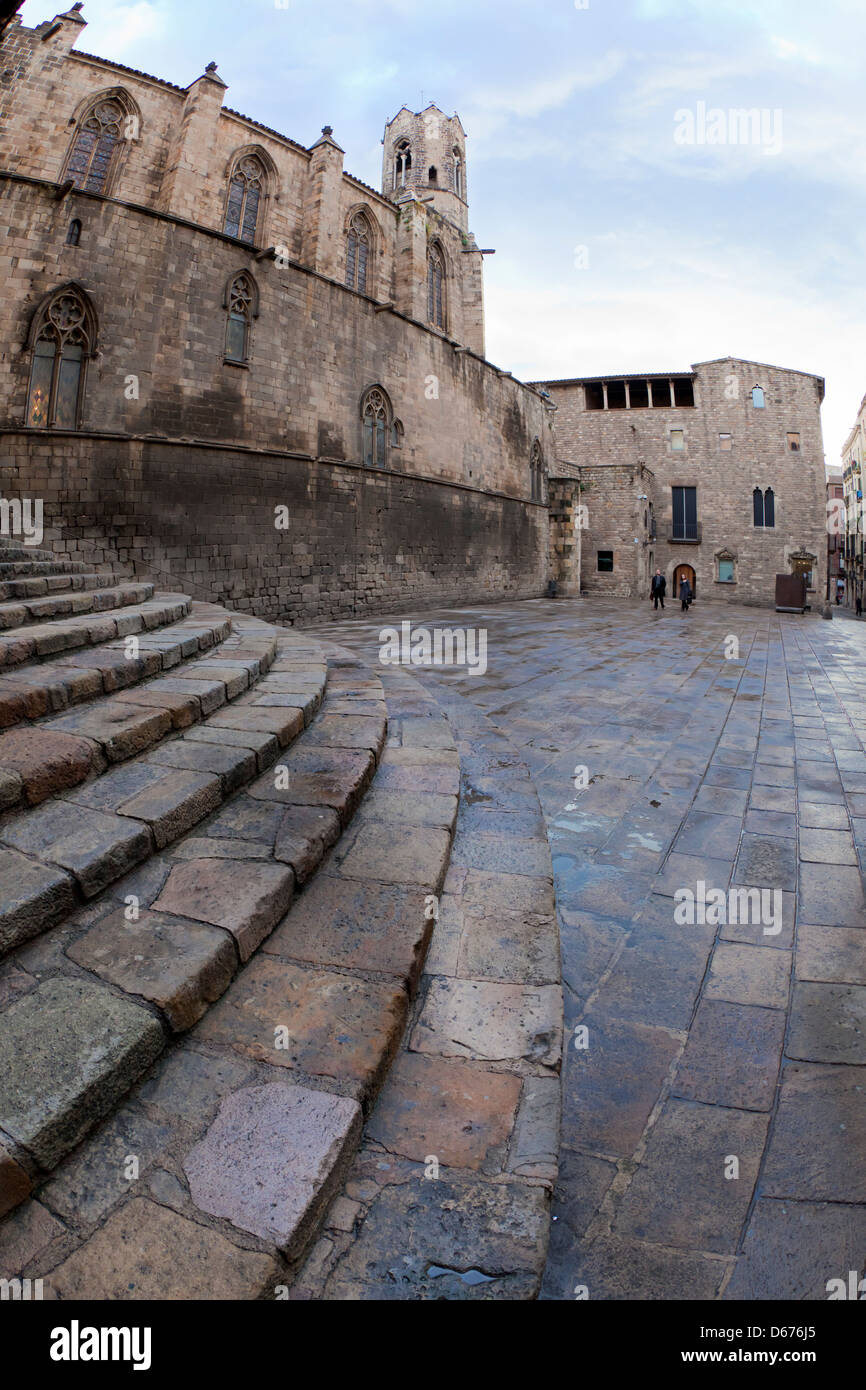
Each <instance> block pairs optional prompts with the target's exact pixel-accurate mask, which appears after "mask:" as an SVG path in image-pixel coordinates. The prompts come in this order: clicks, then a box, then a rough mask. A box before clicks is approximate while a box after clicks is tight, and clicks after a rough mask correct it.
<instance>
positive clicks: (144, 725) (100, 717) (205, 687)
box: [0, 660, 297, 810]
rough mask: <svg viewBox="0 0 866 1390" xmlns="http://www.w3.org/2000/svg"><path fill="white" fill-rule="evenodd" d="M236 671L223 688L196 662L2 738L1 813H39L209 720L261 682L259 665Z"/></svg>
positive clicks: (208, 669) (222, 683)
mask: <svg viewBox="0 0 866 1390" xmlns="http://www.w3.org/2000/svg"><path fill="white" fill-rule="evenodd" d="M236 665H237V666H238V667H239V668H240V669H239V670H232V671H231V672H230V677H229V680H228V681H221V680H215V679H213V678H212V674H211V673H212V671H213V669H214V668H213V667H212V665H211V664H210V663H208V662H207V661H190V662H187V663H185V664H183V665H181V666H179V667H177V668H175V669H176V670H177V671H178V672H179V673H181V674H177V675H175V674H171V675H167V676H159V677H156V678H155V679H151V680H148V681H146V682H142V683H140V684H139V685H137V686H135V687H134V688H132V689H129V690H124V691H121V692H120V693H119V694H116V695H113V696H111V697H103V698H101V699H98V700H94V701H91V702H89V703H87V704H84V705H81V706H79V707H77V708H75V709H74V710H72V711H71V712H70V713H67V714H63V715H58V716H54V717H52V718H48V719H44V720H42V721H41V722H40V723H38V724H36V725H35V726H34V725H27V726H25V727H21V726H19V727H18V728H14V729H10V730H7V731H6V732H5V733H0V810H2V809H8V808H9V807H11V806H13V805H15V804H16V803H17V802H19V801H23V802H26V803H28V804H29V805H31V806H35V805H37V804H38V803H39V802H41V801H44V800H45V799H46V797H49V796H52V795H55V794H57V793H60V792H62V791H64V790H66V789H68V788H70V787H75V786H77V785H78V784H79V783H81V782H84V781H86V780H87V779H88V778H90V777H91V776H93V775H96V774H98V773H100V772H103V771H104V770H105V768H106V767H107V766H108V765H109V764H111V763H118V762H125V761H126V760H127V759H129V758H132V757H135V756H136V755H137V754H139V753H142V752H144V751H145V750H146V749H147V748H149V747H151V746H152V745H153V744H155V743H158V742H159V740H161V739H162V738H164V737H165V736H166V735H167V734H168V733H169V732H170V731H171V730H176V729H186V728H189V727H190V726H192V725H193V724H197V723H198V722H199V721H201V720H202V719H207V717H208V716H209V715H210V714H212V713H213V712H214V711H215V710H217V709H219V708H220V706H222V705H224V704H225V703H226V701H227V700H231V699H233V698H234V697H235V696H236V694H238V693H239V692H240V691H241V690H246V688H247V685H248V683H252V682H254V681H255V680H256V679H257V676H258V667H259V663H258V662H255V661H252V660H250V661H248V662H247V663H246V664H241V663H236ZM295 722H297V720H295ZM175 756H177V755H175ZM199 757H200V758H201V754H200V755H199ZM223 761H224V762H225V761H226V759H224V760H223ZM176 765H183V764H176ZM187 765H188V764H187ZM254 770H255V769H254V766H253V768H252V769H251V773H250V775H252V773H253V771H254ZM16 779H17V784H18V785H17V787H16Z"/></svg>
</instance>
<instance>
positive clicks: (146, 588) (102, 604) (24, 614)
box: [0, 584, 154, 632]
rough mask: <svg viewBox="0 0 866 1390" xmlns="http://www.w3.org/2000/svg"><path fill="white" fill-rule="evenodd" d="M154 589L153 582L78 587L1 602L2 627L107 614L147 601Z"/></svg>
mask: <svg viewBox="0 0 866 1390" xmlns="http://www.w3.org/2000/svg"><path fill="white" fill-rule="evenodd" d="M153 592H154V586H153V584H119V585H115V586H114V587H113V588H107V589H78V590H74V591H69V592H61V593H55V594H50V595H46V596H45V597H44V598H34V599H26V600H25V599H18V600H13V601H10V602H6V603H0V630H2V631H6V632H8V631H9V630H10V629H17V628H20V627H24V626H25V625H29V624H31V623H44V622H48V621H50V620H51V619H54V618H63V617H76V616H77V615H78V614H79V613H107V612H108V611H109V610H111V609H115V608H127V607H130V606H131V605H132V604H136V603H146V602H147V601H148V599H151V598H152V597H153Z"/></svg>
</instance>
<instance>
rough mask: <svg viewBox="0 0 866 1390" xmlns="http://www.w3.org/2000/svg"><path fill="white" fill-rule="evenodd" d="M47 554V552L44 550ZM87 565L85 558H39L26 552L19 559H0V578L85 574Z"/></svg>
mask: <svg viewBox="0 0 866 1390" xmlns="http://www.w3.org/2000/svg"><path fill="white" fill-rule="evenodd" d="M44 553H46V554H47V552H44ZM86 570H87V565H86V564H85V562H84V561H83V560H55V559H53V558H52V559H50V560H37V559H34V557H33V555H32V554H25V555H24V556H23V557H22V558H20V559H17V560H0V579H24V578H27V577H28V576H39V577H45V576H48V575H53V574H84V573H85V572H86Z"/></svg>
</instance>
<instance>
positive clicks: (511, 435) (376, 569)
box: [0, 178, 554, 622]
mask: <svg viewBox="0 0 866 1390" xmlns="http://www.w3.org/2000/svg"><path fill="white" fill-rule="evenodd" d="M71 196H72V197H74V200H75V212H76V215H77V216H79V217H80V219H81V221H82V235H81V242H80V244H79V245H78V246H77V247H72V246H67V245H66V244H65V231H66V226H67V223H68V218H69V214H70V208H69V206H68V203H69V201H70V200H69V199H65V200H62V201H58V200H57V199H56V197H55V196H54V190H53V188H52V187H51V186H50V185H47V184H43V183H38V182H33V181H30V180H26V179H23V180H22V179H20V178H6V179H2V180H0V207H2V209H3V211H4V212H5V213H6V214H8V222H9V225H10V228H11V235H10V236H9V237H8V238H7V241H6V244H5V247H4V254H3V258H2V260H3V267H2V268H3V271H4V281H3V291H2V298H0V342H2V343H3V344H4V345H5V346H4V350H3V351H2V354H0V429H2V431H3V433H2V436H0V467H2V470H3V474H2V476H3V480H4V481H3V491H4V494H5V495H9V496H14V495H21V496H31V497H39V498H42V499H43V501H44V505H45V508H46V517H47V520H48V524H49V526H50V528H51V530H52V531H53V532H55V533H56V538H57V540H58V541H59V543H60V545H61V547H62V548H71V549H73V550H74V551H75V553H78V554H81V555H82V556H84V557H85V558H93V557H97V558H98V552H100V551H101V550H105V551H106V552H111V555H109V554H108V553H106V554H105V556H104V558H105V559H106V560H107V559H109V558H112V557H113V558H116V559H118V560H119V561H120V562H121V563H123V564H126V565H128V566H129V567H130V568H131V569H132V570H134V571H135V572H138V573H154V574H155V575H156V576H157V577H159V578H160V579H161V580H162V581H163V582H166V583H167V582H171V583H173V584H175V585H177V586H180V587H182V588H186V589H190V590H192V591H194V592H195V593H197V594H199V595H200V596H212V597H214V598H218V599H220V600H224V601H226V602H231V603H234V604H235V605H236V606H238V607H240V608H245V609H249V610H250V611H254V612H256V613H257V614H260V615H261V616H268V617H283V618H286V619H287V620H289V621H293V622H300V621H305V620H307V621H312V620H313V619H320V618H323V617H329V616H345V615H348V614H352V613H356V612H374V611H377V610H379V611H382V610H383V609H384V608H388V607H391V608H393V607H395V606H398V605H404V604H406V603H408V604H410V605H411V604H415V605H418V604H423V603H425V602H427V603H434V602H443V601H452V600H460V601H466V599H467V598H473V599H474V598H477V599H478V600H484V601H489V600H491V599H493V600H495V599H497V598H506V597H509V598H513V597H518V596H527V595H531V594H540V593H543V592H544V589H545V586H546V582H547V569H546V566H547V556H546V548H547V513H546V508H545V507H543V506H540V505H539V504H538V503H533V502H532V501H531V499H530V490H531V479H530V467H529V459H530V453H531V450H532V445H533V441H534V440H535V439H536V438H539V439H540V440H541V442H542V447H543V450H544V453H545V457H546V458H547V459H550V458H552V457H553V454H554V446H553V434H552V428H551V424H550V412H549V411H548V410H547V408H546V407H545V405H544V403H543V401H542V400H541V398H540V397H539V395H538V394H537V393H536V392H535V391H533V390H531V389H529V388H527V387H525V386H522V385H521V384H520V383H518V382H516V381H515V380H514V379H513V378H511V377H510V376H508V375H503V374H501V373H500V372H498V371H497V370H496V368H494V367H492V366H491V365H490V364H489V363H486V362H484V361H483V360H481V359H479V358H478V357H476V356H474V355H473V354H471V353H468V352H457V351H456V350H455V348H454V345H453V344H452V343H451V342H449V341H448V340H447V339H445V338H443V336H442V335H441V334H437V333H434V332H432V331H429V330H427V329H425V328H424V327H422V326H420V325H419V324H416V323H413V322H411V321H410V320H408V319H407V318H405V317H403V316H401V315H400V314H398V313H396V312H392V311H390V310H384V311H383V310H377V307H376V306H375V305H374V304H373V303H372V302H371V301H370V300H369V299H367V298H365V297H364V296H361V295H358V294H355V293H353V292H351V291H349V290H348V289H346V288H345V287H343V286H341V285H339V284H336V283H334V282H333V281H331V280H329V279H328V278H327V277H324V276H322V275H319V274H318V273H316V272H314V271H312V270H308V269H305V268H304V267H300V266H295V265H289V266H286V267H280V266H279V265H278V264H276V263H275V262H273V261H260V262H257V261H256V260H255V256H254V252H252V251H251V250H249V249H241V248H239V247H238V245H237V244H236V243H235V242H233V241H232V240H231V239H229V238H226V237H223V236H222V235H221V234H219V233H215V232H209V231H207V230H205V229H202V228H197V227H195V226H191V225H189V224H186V223H183V222H180V221H179V220H178V219H173V218H168V217H166V216H165V215H163V214H158V213H148V212H147V211H145V210H143V209H141V208H133V207H130V206H127V205H125V204H123V203H119V202H115V201H113V200H106V199H103V198H96V197H94V196H92V195H86V194H83V193H76V194H74V195H71ZM240 269H247V270H249V271H250V272H251V273H252V274H253V276H254V277H255V280H256V283H257V286H258V312H257V317H256V318H255V320H254V322H253V325H252V336H251V346H250V353H249V360H248V363H247V364H246V365H245V366H239V365H236V364H233V363H229V362H227V361H225V360H224V356H223V348H224V341H225V315H226V309H225V287H226V284H227V283H228V281H229V279H230V278H231V276H232V275H233V274H235V273H236V272H237V271H238V270H240ZM69 281H74V282H76V283H79V284H81V285H82V287H83V288H84V290H85V291H86V293H87V295H88V298H89V299H90V302H91V303H92V305H93V308H94V311H95V313H96V317H97V321H98V337H97V352H96V355H95V356H94V357H93V358H92V359H91V360H90V361H89V363H88V376H87V384H86V394H85V401H84V410H83V416H82V421H81V426H82V428H81V430H80V431H78V432H75V433H65V434H64V433H62V432H60V431H48V432H46V431H44V430H26V429H22V427H21V424H22V421H23V419H24V418H25V407H26V396H27V385H28V377H29V369H30V353H29V350H28V349H27V336H28V332H29V327H30V324H31V321H32V318H33V314H34V311H35V309H36V307H37V306H38V305H39V303H40V302H41V301H42V299H43V297H44V296H45V294H46V293H48V292H50V291H52V290H54V289H55V288H57V286H58V285H62V284H64V283H66V282H69ZM132 380H134V383H135V387H134V390H133V388H132V386H131V384H130V383H131V381H132ZM374 383H378V384H379V385H381V386H382V387H383V388H384V389H385V391H386V392H387V393H388V395H389V397H390V400H391V403H392V406H393V411H394V414H395V416H396V417H397V418H398V419H399V420H400V421H401V422H402V424H403V428H404V433H403V436H402V444H401V447H399V448H398V447H395V446H394V444H389V448H388V458H387V464H386V468H385V469H365V468H364V467H363V443H362V423H361V400H362V397H363V395H364V392H365V390H366V389H367V388H368V387H369V386H371V385H372V384H374ZM136 392H137V397H136V394H135V393H136ZM279 506H284V507H286V508H287V509H288V512H287V516H288V530H287V531H285V532H278V531H277V530H276V529H275V525H274V520H275V511H274V509H275V508H276V507H279Z"/></svg>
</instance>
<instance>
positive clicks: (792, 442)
mask: <svg viewBox="0 0 866 1390" xmlns="http://www.w3.org/2000/svg"><path fill="white" fill-rule="evenodd" d="M788 448H789V449H790V450H791V453H792V454H799V452H800V436H799V434H789V435H788Z"/></svg>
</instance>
